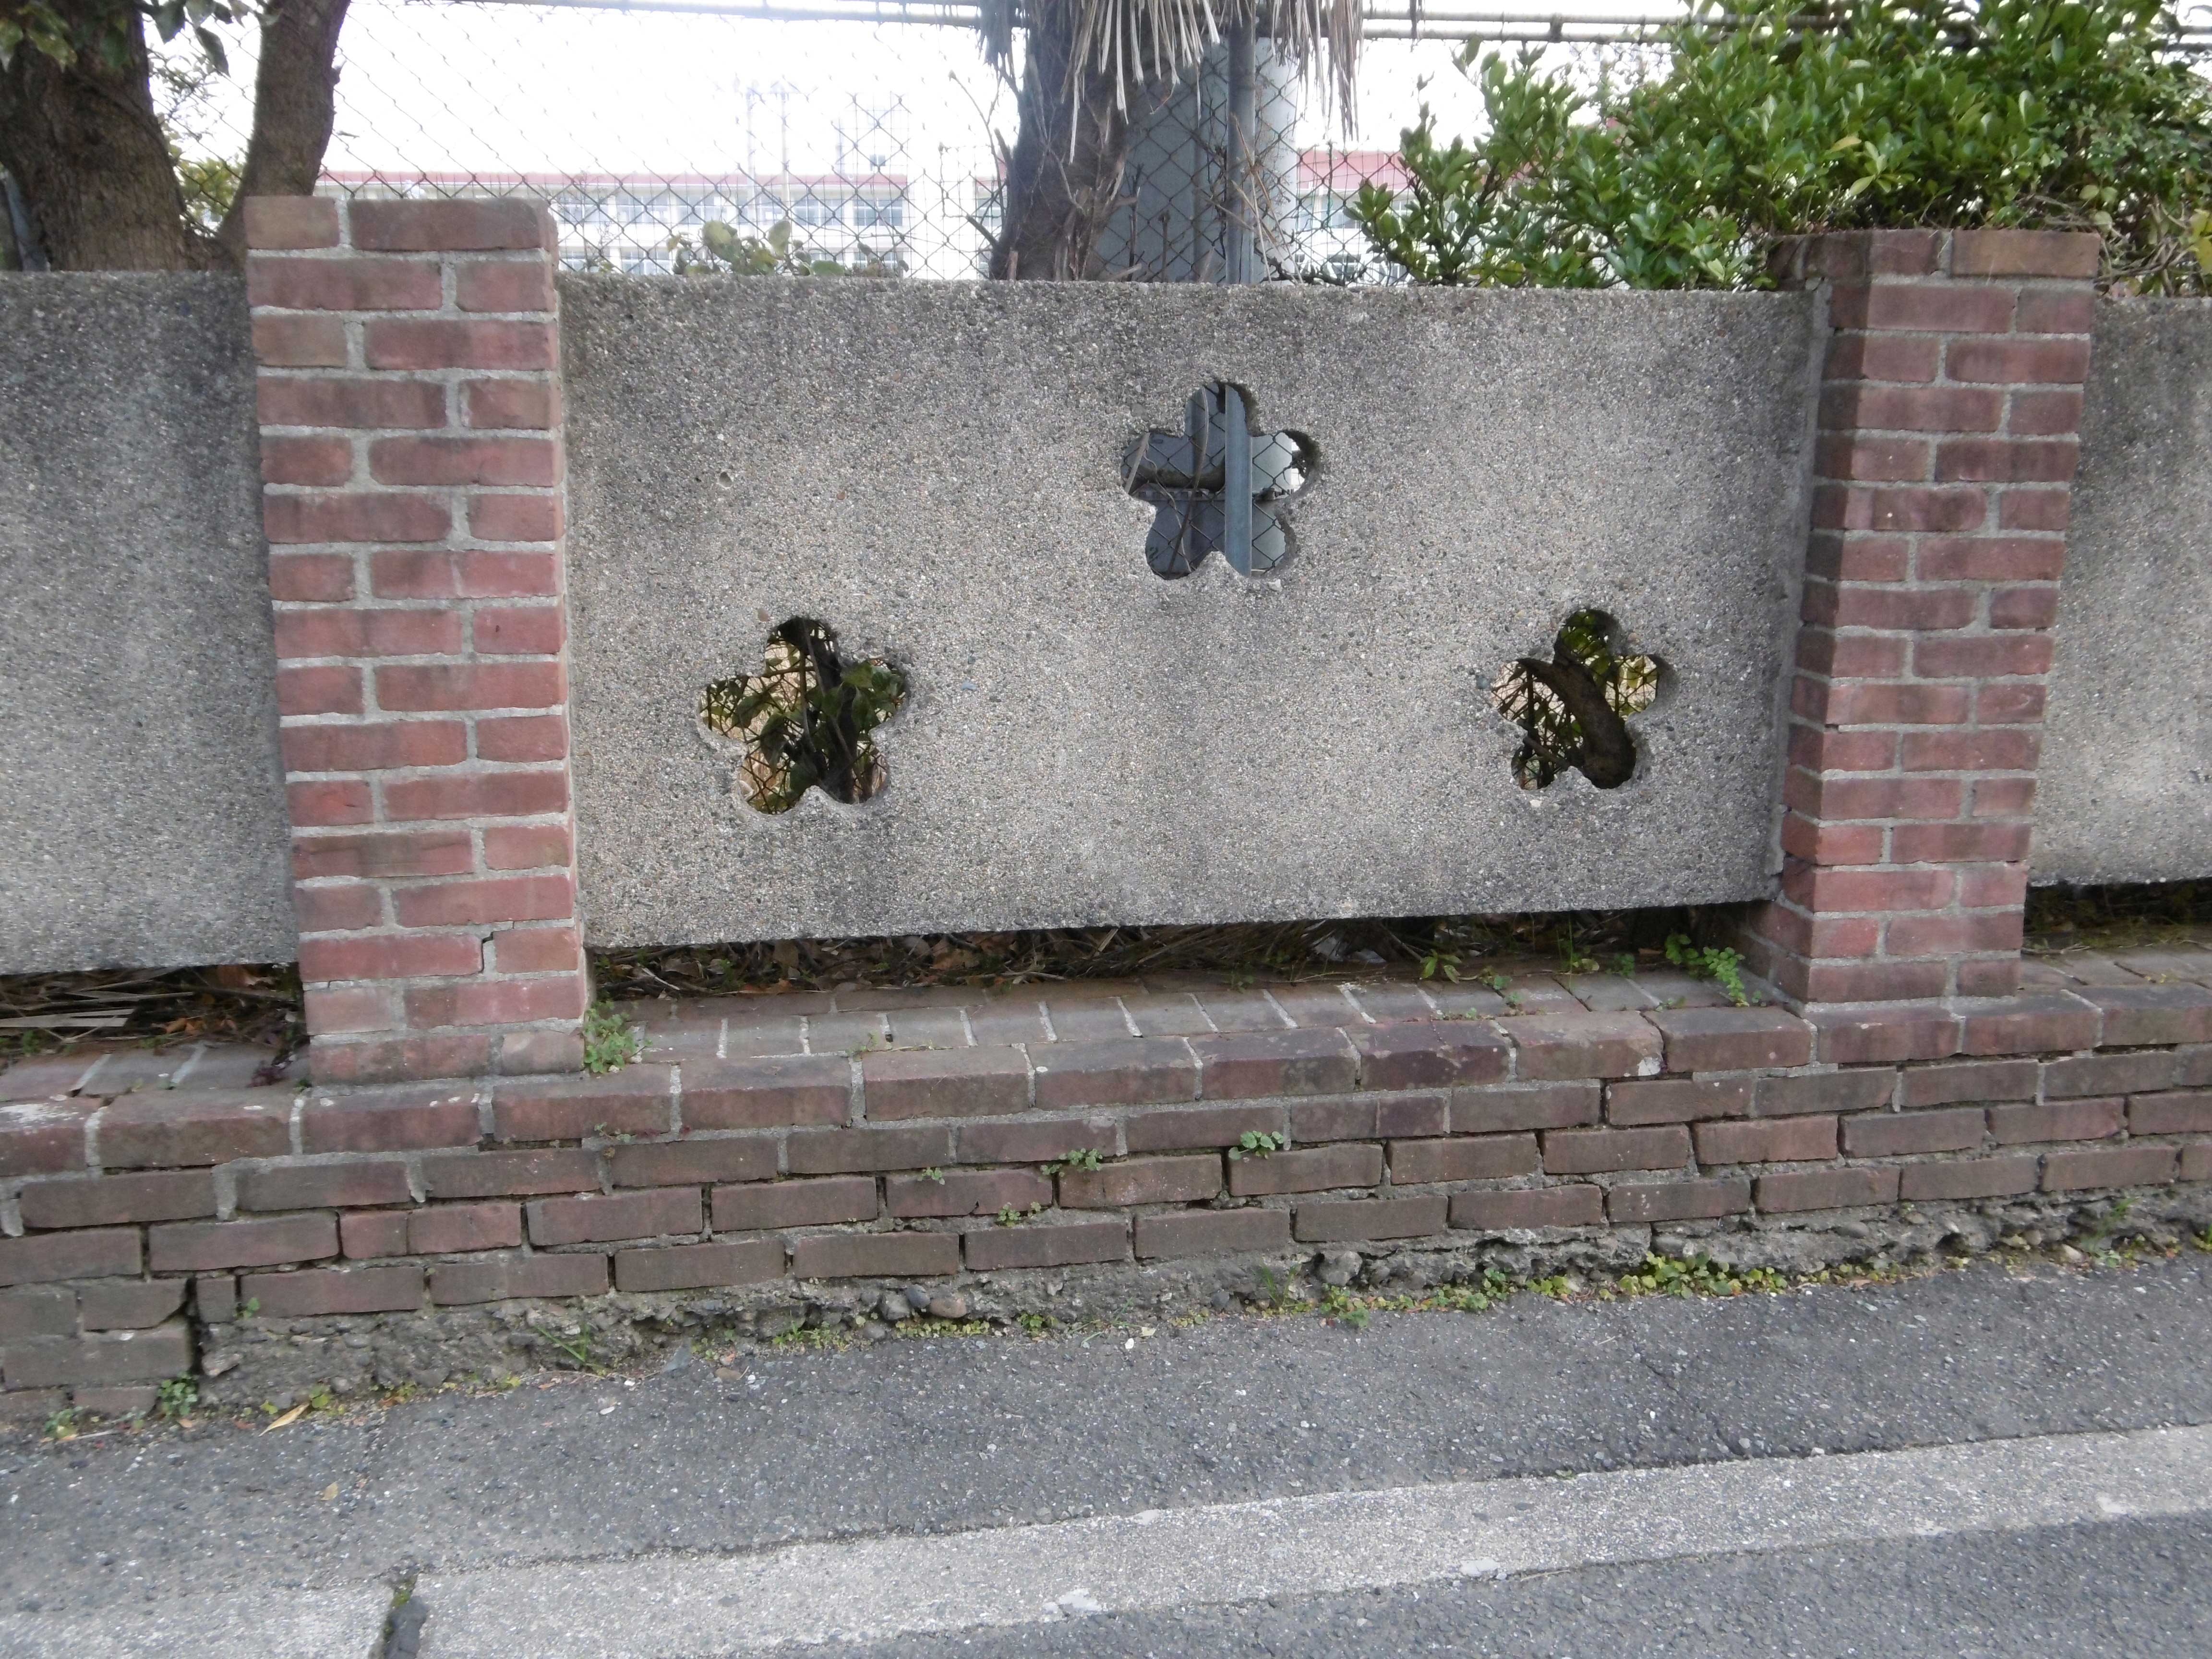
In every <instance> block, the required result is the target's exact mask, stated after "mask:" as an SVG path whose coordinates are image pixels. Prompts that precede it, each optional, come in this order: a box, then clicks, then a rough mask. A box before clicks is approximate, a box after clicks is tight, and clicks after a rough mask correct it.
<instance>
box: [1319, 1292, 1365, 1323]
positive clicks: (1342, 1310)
mask: <svg viewBox="0 0 2212 1659" xmlns="http://www.w3.org/2000/svg"><path fill="white" fill-rule="evenodd" d="M1321 1309H1322V1313H1324V1314H1325V1315H1327V1316H1328V1317H1329V1318H1331V1319H1334V1320H1335V1321H1336V1322H1337V1323H1339V1324H1340V1325H1349V1326H1350V1327H1351V1328H1352V1329H1353V1330H1355V1331H1364V1330H1365V1329H1366V1328H1367V1321H1368V1319H1369V1318H1370V1313H1369V1310H1368V1308H1367V1305H1366V1304H1364V1303H1363V1302H1361V1301H1360V1300H1359V1299H1358V1297H1355V1296H1353V1295H1352V1292H1351V1291H1347V1290H1346V1289H1345V1288H1344V1286H1342V1285H1330V1286H1329V1287H1328V1290H1327V1291H1325V1292H1323V1294H1322V1299H1321Z"/></svg>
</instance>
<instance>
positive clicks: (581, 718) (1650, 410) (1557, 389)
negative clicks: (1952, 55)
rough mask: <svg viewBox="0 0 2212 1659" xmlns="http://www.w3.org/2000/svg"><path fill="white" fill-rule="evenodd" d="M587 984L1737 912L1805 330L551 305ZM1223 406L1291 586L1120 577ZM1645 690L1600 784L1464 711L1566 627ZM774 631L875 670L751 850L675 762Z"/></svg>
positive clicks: (1749, 880) (1800, 457)
mask: <svg viewBox="0 0 2212 1659" xmlns="http://www.w3.org/2000/svg"><path fill="white" fill-rule="evenodd" d="M561 293H562V331H563V341H564V351H565V360H566V371H567V377H568V409H569V416H568V419H569V427H568V438H569V453H570V471H569V502H570V572H571V574H570V580H571V585H572V603H573V606H574V618H575V631H574V693H573V695H574V727H575V765H576V769H577V803H578V810H579V813H580V848H581V856H582V860H583V866H582V873H583V893H584V904H585V908H586V927H587V931H588V933H589V935H590V937H591V938H592V940H593V941H594V942H595V943H598V944H601V945H622V944H644V943H648V942H650V943H659V944H666V943H676V942H679V941H686V940H693V941H703V940H712V939H753V938H772V937H788V936H793V935H838V934H872V933H896V932H905V931H920V930H930V929H938V928H959V927H1014V926H1028V927H1037V926H1058V925H1076V924H1093V923H1103V922H1129V923H1138V922H1153V921H1182V922H1197V921H1217V920H1231V919H1255V920H1258V919H1270V918H1291V917H1304V916H1316V915H1406V914H1420V913H1427V912H1438V911H1465V910H1481V909H1522V910H1536V909H1552V908H1567V907H1572V906H1583V905H1590V906H1595V905H1635V904H1655V903H1684V902H1719V901H1726V900H1737V899H1747V898H1752V897H1755V896H1759V895H1761V894H1763V893H1765V891H1766V890H1768V883H1769V858H1770V845H1771V836H1772V816H1773V812H1772V807H1773V801H1774V799H1775V794H1776V785H1777V782H1778V769H1779V757H1778V719H1777V714H1778V699H1779V696H1780V692H1781V688H1782V682H1783V680H1784V678H1785V676H1784V665H1785V663H1786V661H1787V650H1788V641H1789V639H1790V628H1791V616H1792V613H1793V611H1794V608H1795V602H1794V592H1793V587H1794V584H1795V580H1796V576H1795V574H1794V573H1796V571H1798V570H1799V569H1800V568H1802V558H1803V547H1804V529H1805V522H1806V519H1805V513H1806V507H1805V501H1804V477H1805V472H1806V462H1807V452H1808V442H1809V437H1810V430H1811V412H1810V411H1811V398H1812V390H1813V387H1812V377H1813V373H1814V367H1815V365H1814V361H1813V359H1814V352H1813V343H1814V324H1815V309H1814V307H1815V304H1816V301H1815V299H1814V296H1810V295H1704V294H1566V293H1498V292H1476V291H1466V292H1456V291H1448V290H1436V289H1430V290H1413V289H1392V290H1382V291H1377V290H1361V291H1345V290H1328V289H1303V288H1295V287H1291V286H1289V285H1282V286H1268V287H1264V288H1261V289H1246V290H1236V291H1230V290H1224V289H1218V288H1212V287H1202V286H1197V285H1180V286H1178V285H1160V286H1150V287H1148V286H1144V285H1119V284H1103V283H1065V284H1063V283H1034V284H1032V283H1021V284H997V285H983V284H969V283H894V282H854V281H849V280H811V281H810V280H785V279H764V278H752V279H748V278H729V279H722V280H711V281H690V280H684V279H668V280H665V281H660V280H638V279H633V278H601V277H591V276H565V277H563V278H562V289H561ZM1211 380H1229V381H1231V382H1232V383H1234V384H1236V385H1237V386H1241V387H1242V388H1243V389H1244V390H1245V391H1246V392H1247V393H1248V394H1249V396H1250V398H1251V399H1252V400H1253V404H1254V406H1255V408H1254V413H1255V425H1256V426H1257V427H1258V428H1259V429H1261V430H1262V431H1276V430H1282V429H1290V430H1294V431H1297V432H1300V433H1303V434H1304V435H1307V436H1308V437H1309V438H1310V439H1311V440H1312V441H1314V442H1315V443H1316V445H1317V446H1318V447H1319V453H1320V464H1319V472H1318V477H1317V478H1316V481H1315V482H1314V483H1312V484H1311V486H1310V488H1309V489H1307V490H1306V491H1305V493H1304V495H1302V496H1301V497H1300V499H1299V500H1298V501H1297V504H1296V506H1295V508H1294V510H1293V511H1292V513H1291V529H1292V532H1293V537H1294V551H1293V555H1292V556H1291V559H1290V561H1289V562H1287V563H1286V564H1285V566H1283V567H1282V568H1279V570H1277V571H1276V572H1275V573H1273V574H1272V575H1269V576H1265V577H1255V578H1252V579H1245V578H1241V577H1239V576H1237V574H1235V573H1234V572H1233V571H1231V570H1230V569H1229V568H1227V566H1226V563H1225V561H1224V560H1222V559H1221V558H1219V557H1218V556H1216V557H1214V558H1212V559H1209V560H1208V561H1207V562H1206V564H1205V565H1204V566H1203V567H1201V568H1200V570H1199V572H1198V573H1197V574H1194V575H1193V576H1191V577H1189V578H1187V579H1185V580H1180V581H1167V580H1162V579H1161V578H1159V577H1158V576H1156V575H1154V574H1152V571H1151V569H1150V568H1148V566H1147V565H1146V559H1145V552H1144V546H1145V535H1146V529H1147V527H1148V526H1149V525H1150V523H1151V521H1152V509H1150V508H1149V507H1146V506H1144V505H1143V504H1141V503H1139V501H1135V500H1133V498H1131V497H1130V496H1129V495H1127V494H1126V493H1125V491H1124V490H1123V489H1122V485H1121V462H1122V458H1123V455H1124V453H1125V451H1126V449H1127V446H1128V445H1129V443H1130V441H1132V440H1133V438H1135V437H1136V436H1138V435H1139V434H1141V433H1143V432H1145V431H1146V430H1147V429H1151V428H1168V429H1174V428H1178V427H1179V426H1180V423H1181V421H1182V410H1183V406H1184V403H1185V400H1186V399H1187V398H1188V397H1189V395H1190V394H1191V393H1192V392H1194V391H1195V390H1196V389H1197V388H1199V387H1200V386H1201V385H1203V384H1205V383H1206V382H1208V381H1211ZM1583 606H1596V607H1600V608H1602V609H1604V610H1606V611H1609V612H1611V613H1612V614H1613V616H1614V617H1616V618H1618V620H1619V621H1620V623H1621V624H1622V625H1623V627H1624V628H1625V629H1626V630H1627V632H1628V634H1629V635H1631V637H1632V639H1633V641H1634V642H1635V644H1636V645H1637V646H1638V647H1640V648H1642V649H1644V650H1645V651H1649V652H1651V653H1656V655H1658V656H1659V657H1660V658H1661V659H1662V660H1663V662H1664V663H1665V665H1666V666H1667V670H1668V672H1667V676H1666V680H1665V684H1663V686H1662V694H1661V697H1660V700H1659V702H1658V704H1657V705H1656V706H1655V707H1654V708H1651V709H1650V711H1648V712H1647V713H1645V714H1640V715H1638V716H1636V717H1635V718H1634V719H1633V720H1632V721H1631V729H1632V732H1634V733H1635V736H1636V738H1637V740H1638V744H1639V745H1640V748H1641V750H1642V761H1641V764H1640V766H1639V768H1638V773H1637V775H1636V776H1635V778H1634V779H1633V780H1632V781H1631V782H1630V783H1628V784H1627V785H1626V786H1625V787H1621V788H1620V789H1617V790H1614V791H1611V792H1601V791H1598V790H1596V789H1595V788H1594V787H1591V786H1590V785H1589V783H1588V782H1587V781H1585V780H1584V779H1583V777H1582V775H1580V774H1579V773H1571V774H1570V775H1567V776H1566V777H1565V778H1563V779H1561V780H1560V781H1558V782H1556V783H1554V784H1553V786H1552V787H1550V788H1548V789H1546V790H1543V791H1541V792H1534V793H1528V792H1523V791H1522V789H1520V788H1519V787H1517V786H1516V783H1515V781H1514V779H1513V775H1512V770H1511V764H1510V763H1511V757H1512V755H1513V752H1514V750H1515V748H1516V742H1517V733H1516V731H1515V730H1514V729H1513V728H1511V727H1510V726H1508V725H1507V724H1506V722H1505V721H1504V720H1503V719H1502V718H1500V717H1499V716H1498V714H1496V712H1495V711H1494V709H1493V708H1492V703H1491V698H1490V695H1489V690H1490V686H1491V684H1492V682H1493V681H1494V680H1495V679H1496V678H1497V677H1498V675H1499V673H1500V672H1501V671H1503V670H1504V669H1505V668H1506V667H1507V666H1508V665H1510V663H1511V662H1512V661H1513V660H1514V659H1516V658H1518V657H1521V656H1523V655H1529V654H1534V655H1541V656H1548V655H1549V654H1550V651H1551V646H1552V641H1553V635H1554V633H1555V632H1556V630H1557V629H1558V628H1559V624H1560V623H1561V622H1562V621H1564V620H1565V617H1567V616H1568V615H1569V614H1570V613H1571V612H1572V611H1575V610H1577V609H1578V608H1581V607H1583ZM795 616H805V617H817V618H818V619H820V620H821V621H823V622H825V623H829V625H830V626H832V627H833V628H835V629H836V630H837V632H838V634H839V635H840V638H841V641H842V645H843V646H844V647H845V649H846V651H847V653H848V656H850V655H855V654H866V655H880V656H883V657H885V658H887V659H890V661H891V662H893V663H894V664H896V665H897V666H899V667H900V668H901V669H902V670H903V671H904V672H905V673H906V675H907V677H908V683H909V685H910V688H911V689H910V694H909V697H908V703H907V705H906V707H905V708H902V710H901V711H900V712H899V713H898V714H896V715H895V716H894V717H893V718H892V719H891V720H890V722H889V723H888V724H887V725H886V726H884V728H882V744H881V746H882V751H883V755H884V760H885V763H886V764H887V767H888V771H889V783H888V787H886V788H885V789H884V792H883V793H881V794H879V795H878V797H877V798H876V799H874V800H872V801H871V802H867V803H865V804H861V805H841V804H838V803H835V802H832V801H830V800H829V799H826V798H824V797H823V795H822V794H821V793H820V792H818V791H816V792H812V793H809V794H808V795H807V796H806V797H805V799H804V800H803V801H802V803H801V804H800V805H799V806H798V807H797V808H796V809H794V810H793V811H789V812H787V813H784V814H780V815H776V816H774V817H769V816H764V815H763V814H760V813H758V812H756V811H753V810H752V809H751V808H750V807H749V806H748V805H744V802H743V801H742V799H738V798H737V797H736V796H734V795H733V793H732V784H731V772H732V762H731V759H730V757H728V756H726V755H725V754H722V753H719V752H718V751H717V750H716V749H715V748H714V747H713V746H711V745H710V744H708V741H707V740H706V738H704V736H703V735H702V732H701V731H700V729H699V727H698V726H697V722H696V708H697V703H698V699H699V695H700V691H701V690H702V687H703V686H705V685H706V684H708V682H710V681H712V680H714V679H716V678H721V677H723V676H726V675H729V674H732V673H737V672H750V671H757V670H758V668H759V665H760V662H761V655H762V647H763V644H764V643H765V641H766V638H767V635H768V632H769V629H770V628H771V627H772V626H774V625H775V624H776V623H781V622H782V621H784V620H785V619H786V618H787V617H795Z"/></svg>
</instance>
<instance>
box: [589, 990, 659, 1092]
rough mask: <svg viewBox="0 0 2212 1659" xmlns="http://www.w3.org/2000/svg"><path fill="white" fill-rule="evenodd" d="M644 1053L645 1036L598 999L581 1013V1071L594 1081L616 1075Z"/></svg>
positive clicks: (616, 1010) (617, 1012)
mask: <svg viewBox="0 0 2212 1659" xmlns="http://www.w3.org/2000/svg"><path fill="white" fill-rule="evenodd" d="M644 1053H645V1033H644V1032H642V1031H641V1030H638V1029H637V1027H636V1026H635V1025H633V1024H630V1023H629V1020H628V1019H627V1018H625V1017H624V1016H623V1012H622V1011H621V1010H620V1009H619V1008H617V1006H615V1005H614V1004H613V1003H611V1002H610V1001H608V1000H606V999H605V997H601V998H600V999H599V1000H598V1001H597V1002H595V1003H593V1004H592V1006H590V1007H589V1008H587V1009H586V1010H585V1011H584V1069H585V1070H586V1071H587V1072H589V1073H591V1074H592V1076H593V1077H604V1076H605V1075H606V1074H607V1073H609V1072H619V1071H620V1070H622V1068H623V1066H628V1065H629V1064H630V1063H631V1062H632V1061H634V1060H636V1059H637V1058H638V1057H639V1056H640V1055H641V1054H644Z"/></svg>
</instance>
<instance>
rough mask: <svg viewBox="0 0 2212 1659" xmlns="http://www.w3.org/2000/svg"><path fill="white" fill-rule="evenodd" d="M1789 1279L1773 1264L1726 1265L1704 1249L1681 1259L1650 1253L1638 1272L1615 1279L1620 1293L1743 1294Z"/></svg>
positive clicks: (1772, 1288)
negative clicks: (1704, 1251)
mask: <svg viewBox="0 0 2212 1659" xmlns="http://www.w3.org/2000/svg"><path fill="white" fill-rule="evenodd" d="M1788 1284H1789V1281H1788V1280H1786V1279H1784V1278H1783V1276H1782V1275H1781V1274H1780V1273H1777V1272H1776V1271H1775V1270H1774V1269H1773V1268H1771V1267H1722V1266H1720V1265H1719V1264H1718V1263H1717V1262H1716V1261H1714V1260H1713V1259H1712V1258H1711V1256H1709V1255H1704V1254H1702V1253H1696V1252H1693V1253H1692V1254H1691V1255H1686V1256H1684V1257H1682V1258H1681V1259H1680V1260H1679V1261H1677V1260H1676V1259H1675V1258H1674V1257H1672V1256H1664V1255H1649V1254H1647V1255H1645V1256H1644V1266H1643V1267H1642V1269H1641V1270H1639V1271H1638V1272H1636V1273H1624V1274H1622V1275H1621V1276H1620V1279H1617V1280H1615V1281H1614V1283H1613V1291H1612V1294H1615V1295H1620V1296H1740V1295H1741V1294H1742V1293H1743V1292H1744V1291H1779V1290H1784V1289H1786V1288H1788Z"/></svg>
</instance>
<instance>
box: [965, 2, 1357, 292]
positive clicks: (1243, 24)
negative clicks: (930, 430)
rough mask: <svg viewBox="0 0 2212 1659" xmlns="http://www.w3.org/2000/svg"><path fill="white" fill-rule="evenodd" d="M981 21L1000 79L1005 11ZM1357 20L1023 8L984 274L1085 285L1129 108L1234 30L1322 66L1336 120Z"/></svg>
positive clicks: (1307, 64) (1230, 7) (1188, 7)
mask: <svg viewBox="0 0 2212 1659" xmlns="http://www.w3.org/2000/svg"><path fill="white" fill-rule="evenodd" d="M986 10H987V19H986V24H985V33H984V51H985V53H986V55H987V57H988V58H990V60H991V62H992V64H994V67H996V68H997V69H998V70H1000V72H1001V73H1002V74H1007V75H1009V76H1011V74H1012V60H1013V24H1014V15H1013V0H994V3H992V4H990V5H988V6H987V9H986ZM1360 10H1361V8H1360V3H1359V0H1222V3H1221V6H1220V9H1218V11H1217V9H1216V8H1215V6H1214V4H1213V3H1212V0H1023V5H1022V13H1021V20H1020V21H1022V23H1023V24H1024V32H1025V33H1026V35H1027V41H1026V45H1025V49H1024V59H1023V64H1022V69H1021V77H1020V81H1019V83H1018V115H1019V125H1018V129H1017V131H1016V136H1015V139H1014V143H1013V147H1012V149H1011V150H1009V151H1007V152H1006V154H1005V155H1003V156H1002V157H1001V170H1002V172H1003V173H1004V175H1005V185H1004V191H1003V197H1002V215H1003V216H1002V218H1001V221H1000V229H999V232H998V234H997V235H996V237H995V238H994V241H993V245H992V250H991V275H992V276H1005V277H1025V278H1045V279H1050V280H1060V281H1066V280H1068V279H1071V278H1083V277H1088V276H1096V275H1097V274H1099V273H1098V270H1097V244H1098V240H1099V235H1100V233H1101V232H1102V231H1103V229H1104V228H1105V226H1106V222H1107V221H1108V220H1109V218H1110V217H1111V216H1112V215H1113V212H1114V210H1115V206H1116V204H1118V202H1119V200H1120V195H1121V173H1122V167H1123V165H1124V163H1125V161H1126V160H1127V152H1128V144H1129V112H1130V110H1131V107H1132V106H1133V105H1134V104H1135V103H1136V102H1137V100H1138V99H1139V95H1140V94H1141V93H1142V91H1143V89H1144V88H1147V87H1153V88H1157V87H1160V86H1164V85H1166V84H1168V83H1170V82H1174V81H1176V80H1177V79H1179V78H1180V77H1181V76H1185V75H1188V74H1190V73H1193V72H1194V71H1195V70H1196V69H1197V67H1198V63H1199V60H1200V58H1203V57H1204V56H1205V55H1206V50H1207V48H1209V47H1210V46H1212V45H1214V43H1215V42H1217V41H1218V40H1224V39H1225V38H1227V37H1228V36H1229V35H1230V34H1231V33H1233V32H1235V31H1237V30H1241V29H1253V30H1256V31H1257V32H1258V33H1262V34H1265V35H1267V36H1268V37H1269V38H1270V39H1271V40H1273V43H1274V46H1275V48H1276V50H1277V51H1278V52H1281V53H1283V54H1284V55H1285V56H1287V57H1289V58H1291V59H1293V60H1294V61H1295V62H1297V64H1299V65H1300V66H1301V67H1302V68H1303V69H1304V70H1305V71H1306V72H1307V73H1308V74H1309V75H1311V74H1314V73H1316V71H1317V70H1319V68H1320V65H1321V63H1322V59H1323V58H1327V60H1328V70H1329V82H1330V84H1332V85H1333V86H1334V91H1335V94H1336V95H1337V97H1338V98H1339V99H1340V100H1341V106H1342V107H1343V108H1344V109H1345V111H1346V113H1347V115H1348V114H1349V112H1350V110H1351V107H1352V76H1353V72H1354V70H1355V68H1356V66H1357V64H1358V52H1359V40H1360V32H1361V20H1360ZM1246 142H1247V143H1249V135H1248V137H1247V139H1246Z"/></svg>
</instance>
